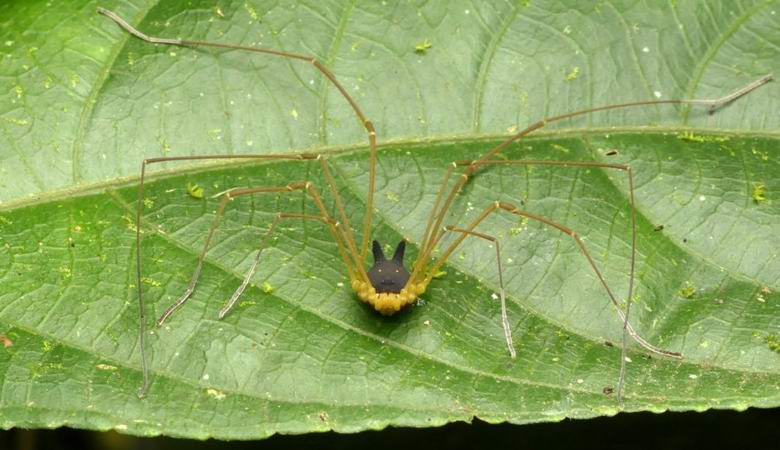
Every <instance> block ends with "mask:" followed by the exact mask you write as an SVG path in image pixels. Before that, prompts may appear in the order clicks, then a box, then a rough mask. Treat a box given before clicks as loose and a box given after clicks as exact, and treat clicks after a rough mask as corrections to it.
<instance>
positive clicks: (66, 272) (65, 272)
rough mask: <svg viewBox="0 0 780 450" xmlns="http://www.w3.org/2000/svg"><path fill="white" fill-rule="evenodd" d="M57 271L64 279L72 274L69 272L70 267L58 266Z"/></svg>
mask: <svg viewBox="0 0 780 450" xmlns="http://www.w3.org/2000/svg"><path fill="white" fill-rule="evenodd" d="M57 271H59V273H60V274H61V275H62V278H65V279H68V278H70V277H72V276H73V273H72V272H71V270H70V267H65V266H62V267H60V268H58V269H57Z"/></svg>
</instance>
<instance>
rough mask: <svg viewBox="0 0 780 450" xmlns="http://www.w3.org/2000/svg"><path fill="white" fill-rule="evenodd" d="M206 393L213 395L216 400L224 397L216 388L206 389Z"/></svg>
mask: <svg viewBox="0 0 780 450" xmlns="http://www.w3.org/2000/svg"><path fill="white" fill-rule="evenodd" d="M206 394H208V396H209V397H213V398H215V399H217V400H223V399H224V398H225V393H224V392H222V391H218V390H216V389H211V388H209V389H206Z"/></svg>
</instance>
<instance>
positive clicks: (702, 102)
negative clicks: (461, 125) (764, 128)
mask: <svg viewBox="0 0 780 450" xmlns="http://www.w3.org/2000/svg"><path fill="white" fill-rule="evenodd" d="M772 79H773V75H772V74H768V75H764V76H763V77H761V78H759V79H757V80H755V81H753V82H751V83H749V84H747V85H745V86H743V87H741V88H739V89H737V90H736V91H734V92H732V93H731V94H728V95H726V96H723V97H720V98H716V99H692V100H644V101H638V102H630V103H619V104H615V105H606V106H600V107H596V108H588V109H582V110H579V111H574V112H570V113H566V114H561V115H558V116H552V117H546V118H544V119H542V120H539V121H536V122H534V123H532V124H531V125H529V126H528V127H526V128H525V129H523V130H521V131H520V132H518V133H516V134H514V135H513V136H511V137H509V138H508V139H506V140H505V141H503V142H501V143H500V144H498V145H496V146H495V147H493V148H491V149H490V150H488V151H487V152H486V153H485V154H484V155H482V156H481V157H479V158H478V159H476V160H474V161H473V164H469V165H468V167H466V169H465V170H464V171H463V173H461V175H460V179H459V180H458V181H457V182H456V183H455V185H454V186H453V188H452V189H451V190H450V192H449V194H448V195H447V196H446V199H445V200H444V201H443V202H438V201H437V203H439V204H440V206H439V209H438V210H434V211H433V216H435V217H436V219H435V220H434V221H433V226H432V227H431V229H432V230H433V232H432V233H431V234H430V235H428V236H427V240H424V241H423V242H422V246H421V252H420V253H421V254H420V257H419V258H418V259H417V263H416V264H415V267H414V269H413V272H415V273H417V272H419V271H420V270H422V268H423V266H424V265H425V264H426V263H427V261H428V260H429V259H430V256H431V252H432V251H433V247H434V243H435V242H436V241H437V240H438V238H437V234H439V233H440V231H439V230H441V224H442V221H443V220H444V215H445V214H446V213H447V211H449V208H450V206H451V205H452V202H453V201H454V200H455V196H456V195H457V194H458V192H460V190H461V189H462V188H463V186H465V185H466V182H467V181H468V180H469V179H470V177H472V176H473V175H474V174H475V173H476V172H477V170H478V168H479V166H480V165H481V164H483V163H485V162H487V161H490V160H491V159H492V158H493V157H494V156H496V155H497V154H499V153H500V152H501V151H502V150H504V149H505V148H507V147H508V146H509V145H510V144H512V143H513V142H515V141H518V140H520V139H522V138H523V137H525V136H528V135H529V134H531V133H533V132H534V131H536V130H539V129H541V128H544V127H545V126H546V125H548V124H550V123H554V122H560V121H563V120H567V119H571V118H573V117H577V116H583V115H586V114H591V113H594V112H600V111H608V110H612V109H622V108H632V107H640V106H648V105H662V104H673V105H674V104H676V105H691V106H707V107H709V110H710V112H711V113H712V112H714V111H715V110H717V109H719V108H722V107H723V106H725V105H728V104H729V103H731V102H733V101H735V100H737V99H738V98H740V97H742V96H744V95H747V94H748V93H750V92H752V91H754V90H755V89H757V88H759V87H761V86H763V85H764V84H766V83H768V82H770V81H772ZM449 174H450V171H448V174H447V178H449ZM446 188H447V184H446V182H445V183H442V185H441V187H440V188H439V193H438V194H437V196H438V197H443V193H444V191H445V190H446Z"/></svg>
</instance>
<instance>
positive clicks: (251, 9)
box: [244, 2, 260, 20]
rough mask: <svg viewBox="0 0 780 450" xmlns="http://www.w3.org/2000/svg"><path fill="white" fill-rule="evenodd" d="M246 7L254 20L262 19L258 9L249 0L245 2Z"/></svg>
mask: <svg viewBox="0 0 780 450" xmlns="http://www.w3.org/2000/svg"><path fill="white" fill-rule="evenodd" d="M244 9H245V10H246V12H248V13H249V17H251V18H252V19H253V20H260V16H259V15H258V14H257V10H256V9H255V7H254V6H252V5H251V4H249V2H244Z"/></svg>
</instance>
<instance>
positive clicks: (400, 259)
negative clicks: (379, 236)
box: [374, 239, 406, 264]
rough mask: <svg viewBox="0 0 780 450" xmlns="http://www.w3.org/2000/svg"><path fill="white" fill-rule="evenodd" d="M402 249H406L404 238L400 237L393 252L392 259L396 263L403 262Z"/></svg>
mask: <svg viewBox="0 0 780 450" xmlns="http://www.w3.org/2000/svg"><path fill="white" fill-rule="evenodd" d="M374 242H376V241H374ZM404 251H406V240H404V239H402V240H401V242H399V243H398V246H397V247H396V248H395V253H394V254H393V261H395V262H397V263H398V264H403V263H404Z"/></svg>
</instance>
